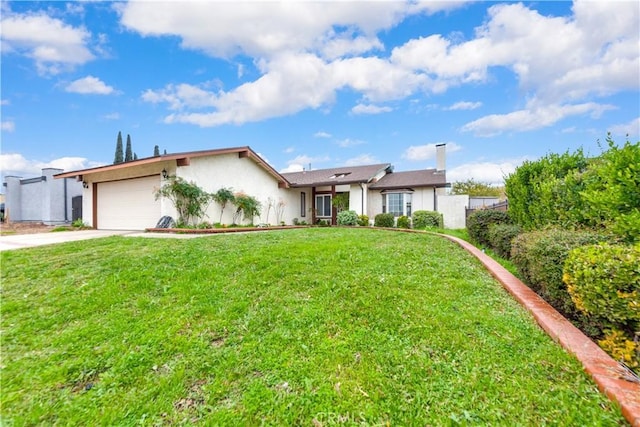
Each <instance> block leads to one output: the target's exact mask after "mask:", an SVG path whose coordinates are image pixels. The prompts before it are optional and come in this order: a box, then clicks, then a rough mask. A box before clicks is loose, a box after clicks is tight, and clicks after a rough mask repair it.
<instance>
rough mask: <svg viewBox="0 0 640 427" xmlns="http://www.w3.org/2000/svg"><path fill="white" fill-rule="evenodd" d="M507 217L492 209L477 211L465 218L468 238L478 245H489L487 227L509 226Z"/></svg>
mask: <svg viewBox="0 0 640 427" xmlns="http://www.w3.org/2000/svg"><path fill="white" fill-rule="evenodd" d="M510 223H511V220H510V219H509V215H507V213H506V212H503V211H497V210H493V209H483V210H478V211H475V212H474V213H472V214H471V215H469V218H467V230H468V231H469V237H471V239H472V240H474V241H475V242H476V243H478V244H480V245H489V227H490V226H491V225H495V224H510Z"/></svg>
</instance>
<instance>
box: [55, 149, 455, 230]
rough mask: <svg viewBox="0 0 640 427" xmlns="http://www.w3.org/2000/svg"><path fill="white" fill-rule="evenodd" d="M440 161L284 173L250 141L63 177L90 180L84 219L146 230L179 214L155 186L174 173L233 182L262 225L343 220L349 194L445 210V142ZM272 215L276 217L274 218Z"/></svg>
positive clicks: (205, 183)
mask: <svg viewBox="0 0 640 427" xmlns="http://www.w3.org/2000/svg"><path fill="white" fill-rule="evenodd" d="M437 153H438V154H437V167H436V168H435V169H424V170H418V171H410V172H394V171H393V167H392V166H391V165H390V164H389V163H384V164H377V165H367V166H353V167H340V168H332V169H318V170H309V171H302V172H293V173H279V172H278V171H276V170H275V169H274V168H273V167H272V166H271V165H269V164H268V163H267V162H266V161H265V160H263V159H262V158H261V157H260V156H259V155H258V154H256V153H255V152H254V151H253V150H252V149H251V148H250V147H235V148H224V149H215V150H205V151H194V152H185V153H175V154H165V155H162V156H156V157H149V158H145V159H139V160H134V161H131V162H126V163H120V164H115V165H108V166H102V167H96V168H91V169H84V170H77V171H71V172H64V173H60V174H57V175H56V178H59V179H68V178H75V179H76V180H77V181H80V182H82V184H83V188H84V191H83V209H82V212H83V220H84V221H85V222H86V223H87V224H89V225H91V226H93V227H95V228H98V229H121V230H143V229H145V228H151V227H154V226H155V225H156V223H157V222H158V220H159V219H160V218H161V217H162V216H165V215H169V216H172V217H173V218H176V211H175V208H174V207H173V205H172V204H171V202H170V201H169V200H166V199H162V198H161V199H159V200H156V198H155V192H156V190H157V189H158V188H160V186H162V185H163V182H164V181H165V180H166V179H167V178H166V177H168V176H173V175H175V176H178V177H181V178H184V179H186V180H187V181H192V182H194V183H196V184H197V185H198V186H200V187H201V188H203V189H204V190H205V191H208V192H212V193H213V192H216V191H217V190H219V189H220V188H223V187H224V188H231V189H232V190H233V191H234V192H243V193H245V194H247V195H250V196H253V197H255V198H256V199H258V200H259V201H260V202H261V203H262V214H261V217H260V218H255V219H254V223H270V224H276V223H277V221H276V215H275V212H274V211H275V209H271V210H268V209H266V206H267V205H269V203H271V204H272V205H274V208H275V206H276V205H277V206H279V211H280V212H279V219H281V220H282V221H284V222H285V223H286V224H292V223H293V221H294V219H298V220H299V221H306V222H307V223H311V224H313V223H316V222H317V221H318V220H320V219H325V220H327V221H330V222H331V223H332V224H335V223H336V209H335V208H334V207H333V206H332V203H331V200H332V198H333V197H335V196H336V195H337V194H339V193H348V194H349V209H351V210H354V211H356V212H357V213H358V214H359V215H360V214H366V215H368V216H369V217H370V218H371V219H373V218H374V217H375V215H377V214H378V213H383V212H389V213H393V214H394V215H396V216H400V215H408V216H410V215H411V213H412V212H414V211H416V210H437V208H438V196H440V195H444V194H445V188H446V187H447V185H448V184H447V182H446V175H445V170H444V164H445V163H444V162H445V160H444V156H445V146H444V145H440V146H438V147H437ZM234 210H235V209H234V208H233V207H227V208H226V209H225V210H224V215H223V217H222V221H221V222H222V223H225V224H231V223H232V221H233V211H234ZM267 214H269V217H268V218H267V217H266V216H267ZM207 216H208V218H206V219H207V220H208V221H210V222H217V221H218V220H219V219H220V207H219V206H218V205H217V204H216V203H212V204H211V205H210V206H209V208H208V210H207Z"/></svg>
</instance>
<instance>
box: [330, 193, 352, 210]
mask: <svg viewBox="0 0 640 427" xmlns="http://www.w3.org/2000/svg"><path fill="white" fill-rule="evenodd" d="M331 204H332V205H333V207H335V208H336V210H337V211H338V212H342V211H346V210H347V209H349V193H338V194H336V195H335V196H333V198H332V199H331Z"/></svg>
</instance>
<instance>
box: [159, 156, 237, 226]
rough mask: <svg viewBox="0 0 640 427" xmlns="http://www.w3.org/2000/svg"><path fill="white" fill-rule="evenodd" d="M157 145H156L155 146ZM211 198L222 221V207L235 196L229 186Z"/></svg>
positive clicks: (232, 201) (231, 201)
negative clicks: (217, 206)
mask: <svg viewBox="0 0 640 427" xmlns="http://www.w3.org/2000/svg"><path fill="white" fill-rule="evenodd" d="M156 147H157V146H156ZM211 197H212V198H213V200H214V201H215V202H216V203H217V204H219V205H220V221H219V222H220V223H222V214H223V213H224V208H226V207H227V204H229V203H234V200H235V196H234V195H233V191H232V190H231V189H230V188H224V187H223V188H221V189H219V190H218V191H216V192H215V193H213V194H212V196H211Z"/></svg>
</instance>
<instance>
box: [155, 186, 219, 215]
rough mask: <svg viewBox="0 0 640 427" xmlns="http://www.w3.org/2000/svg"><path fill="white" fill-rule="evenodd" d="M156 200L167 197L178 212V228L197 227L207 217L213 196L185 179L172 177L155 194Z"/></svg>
mask: <svg viewBox="0 0 640 427" xmlns="http://www.w3.org/2000/svg"><path fill="white" fill-rule="evenodd" d="M155 196H156V200H157V199H159V198H160V197H166V198H167V199H169V200H171V202H172V203H173V206H174V207H175V208H176V211H177V212H178V226H181V225H182V226H185V225H186V226H190V225H196V224H197V222H198V220H200V219H201V218H202V217H204V216H205V213H206V211H207V207H208V206H209V203H211V200H212V198H213V195H212V194H210V193H207V192H206V191H204V190H203V189H202V188H200V187H198V186H197V185H196V184H195V183H193V182H187V181H186V180H185V179H184V178H180V177H176V176H170V177H169V178H168V179H167V182H166V183H165V184H164V185H163V186H162V187H160V188H159V189H158V190H156V192H155Z"/></svg>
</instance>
